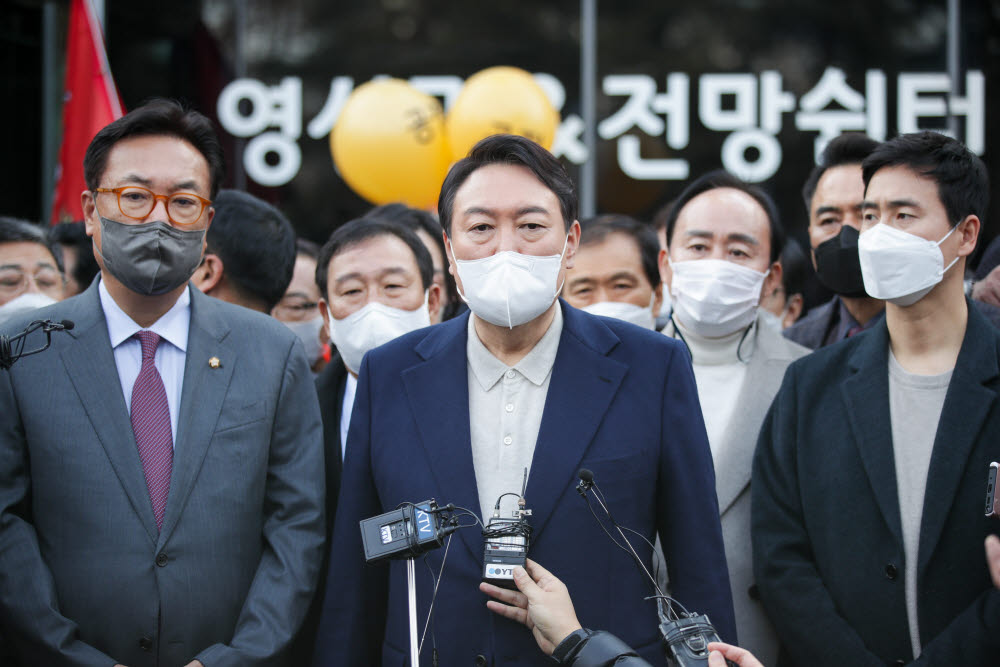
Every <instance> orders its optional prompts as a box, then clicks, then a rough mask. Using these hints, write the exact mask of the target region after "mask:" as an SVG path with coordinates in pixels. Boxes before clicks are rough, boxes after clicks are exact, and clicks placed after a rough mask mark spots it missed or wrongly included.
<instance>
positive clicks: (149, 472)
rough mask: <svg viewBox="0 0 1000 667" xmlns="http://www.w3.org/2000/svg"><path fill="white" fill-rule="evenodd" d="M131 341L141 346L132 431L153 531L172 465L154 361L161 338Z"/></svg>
mask: <svg viewBox="0 0 1000 667" xmlns="http://www.w3.org/2000/svg"><path fill="white" fill-rule="evenodd" d="M133 338H138V339H139V342H140V343H142V368H140V369H139V377H137V378H136V379H135V384H134V385H132V432H133V433H135V444H136V446H138V448H139V458H140V459H141V460H142V472H143V474H144V475H145V476H146V488H148V489H149V499H150V500H151V501H152V503H153V515H154V516H155V517H156V529H157V530H159V529H160V528H162V527H163V512H164V510H166V508H167V492H168V491H169V490H170V470H171V468H172V467H173V464H174V441H173V436H172V435H171V430H170V407H169V406H168V405H167V392H166V390H164V388H163V380H162V379H160V373H159V371H157V370H156V364H155V363H154V359H155V357H156V347H157V346H158V345H159V344H160V337H159V336H157V335H156V334H155V333H153V332H152V331H140V332H139V333H137V334H135V335H134V336H133Z"/></svg>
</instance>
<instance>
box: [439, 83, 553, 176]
mask: <svg viewBox="0 0 1000 667" xmlns="http://www.w3.org/2000/svg"><path fill="white" fill-rule="evenodd" d="M445 126H446V128H447V130H448V145H449V146H450V148H451V156H452V159H454V160H461V159H462V158H464V157H465V156H466V155H467V154H468V152H469V149H471V148H472V147H473V146H475V145H476V142H477V141H479V140H480V139H484V138H486V137H488V136H490V135H493V134H519V135H521V136H522V137H527V138H529V139H531V140H532V141H534V142H535V143H537V144H539V145H541V146H544V147H545V148H546V149H550V150H551V148H552V143H553V142H554V141H555V138H556V129H557V128H558V127H559V112H558V111H556V110H555V107H553V106H552V102H550V101H549V98H548V96H547V95H546V94H545V91H544V90H542V87H541V86H539V85H538V83H537V82H536V81H535V79H534V77H532V76H531V74H529V73H528V72H525V71H524V70H523V69H518V68H517V67H490V68H489V69H484V70H482V71H481V72H477V73H476V74H473V75H472V76H470V77H469V78H468V79H466V81H465V85H464V86H462V90H461V91H460V92H459V94H458V97H457V98H456V99H455V103H454V104H453V105H452V107H451V109H449V110H448V117H447V119H446V121H445Z"/></svg>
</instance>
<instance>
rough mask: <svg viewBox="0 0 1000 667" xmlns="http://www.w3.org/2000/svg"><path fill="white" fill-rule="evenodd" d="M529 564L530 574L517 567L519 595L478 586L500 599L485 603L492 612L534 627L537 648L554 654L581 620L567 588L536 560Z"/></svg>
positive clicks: (487, 585)
mask: <svg viewBox="0 0 1000 667" xmlns="http://www.w3.org/2000/svg"><path fill="white" fill-rule="evenodd" d="M526 565H527V572H526V571H525V569H524V568H522V567H515V568H514V584H515V585H517V588H518V590H519V591H520V592H518V591H510V590H507V589H505V588H498V587H496V586H493V585H491V584H487V583H481V584H479V590H481V591H482V592H484V593H486V594H487V595H489V596H491V597H494V598H496V599H497V600H500V602H495V601H493V600H490V601H488V602H487V603H486V606H487V607H488V608H489V609H490V611H493V612H496V613H497V614H500V615H501V616H504V617H506V618H509V619H512V620H515V621H517V622H518V623H523V624H524V625H526V626H528V627H529V628H531V634H533V635H534V636H535V641H536V642H538V648H540V649H542V651H543V652H544V653H545V655H552V651H554V650H555V648H556V646H558V645H559V642H561V641H562V640H563V639H565V638H566V637H567V636H568V635H569V634H571V633H573V632H575V631H577V630H579V629H580V621H578V620H577V619H576V611H574V610H573V601H572V600H571V599H570V597H569V591H568V590H566V585H565V584H564V583H563V582H561V581H559V579H557V578H556V577H555V575H553V574H552V573H551V572H549V571H548V570H546V569H545V568H544V567H542V566H541V565H539V564H538V563H536V562H534V561H533V560H530V559H529V560H528V561H527V563H526ZM529 575H530V576H529ZM504 603H506V604H504Z"/></svg>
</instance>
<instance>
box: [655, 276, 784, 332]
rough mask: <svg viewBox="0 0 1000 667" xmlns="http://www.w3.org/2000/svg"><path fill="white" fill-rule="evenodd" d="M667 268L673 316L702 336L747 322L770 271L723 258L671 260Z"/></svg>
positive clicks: (753, 311) (738, 326)
mask: <svg viewBox="0 0 1000 667" xmlns="http://www.w3.org/2000/svg"><path fill="white" fill-rule="evenodd" d="M670 268H671V271H672V272H673V279H672V280H671V284H670V293H671V295H672V296H673V307H674V316H675V317H676V318H677V319H679V320H680V322H681V324H683V325H684V326H685V327H687V328H688V329H690V330H691V331H693V332H694V333H696V334H698V335H699V336H704V337H705V338H721V337H722V336H728V335H729V334H731V333H734V332H736V331H739V330H740V329H742V328H744V327H746V326H749V325H750V323H751V322H753V320H754V317H756V315H757V304H758V303H759V302H760V291H761V288H762V287H763V285H764V279H765V278H767V274H768V273H770V271H767V272H765V273H761V272H760V271H754V270H753V269H749V268H747V267H745V266H741V265H739V264H736V263H734V262H727V261H726V260H724V259H695V260H687V261H683V262H670Z"/></svg>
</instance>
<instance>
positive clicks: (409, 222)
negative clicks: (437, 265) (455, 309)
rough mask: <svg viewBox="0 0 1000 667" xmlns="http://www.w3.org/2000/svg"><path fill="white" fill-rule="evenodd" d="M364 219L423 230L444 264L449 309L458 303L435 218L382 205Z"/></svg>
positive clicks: (397, 207) (421, 211)
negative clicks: (430, 239)
mask: <svg viewBox="0 0 1000 667" xmlns="http://www.w3.org/2000/svg"><path fill="white" fill-rule="evenodd" d="M365 217H366V218H376V219H379V220H388V221H390V222H396V223H398V224H400V225H403V226H404V227H407V228H409V229H412V230H413V231H414V232H417V231H420V230H423V231H424V232H426V233H427V235H428V236H430V237H431V238H432V239H434V244H435V245H436V246H437V248H438V250H440V251H441V259H442V260H443V262H444V265H443V266H442V268H443V269H444V289H445V292H446V295H445V296H447V297H448V304H449V308H451V306H452V305H453V304H457V303H459V298H458V287H456V285H455V277H454V276H453V275H451V273H449V272H448V251H447V250H446V249H445V247H444V236H443V235H442V234H441V232H442V231H443V229H444V228H443V227H441V223H440V222H438V220H437V218H435V217H434V216H433V215H431V214H430V213H428V212H427V211H423V210H421V209H419V208H411V207H409V206H407V205H406V204H398V203H397V204H383V205H382V206H376V207H375V208H373V209H372V210H370V211H368V213H366V214H365Z"/></svg>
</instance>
